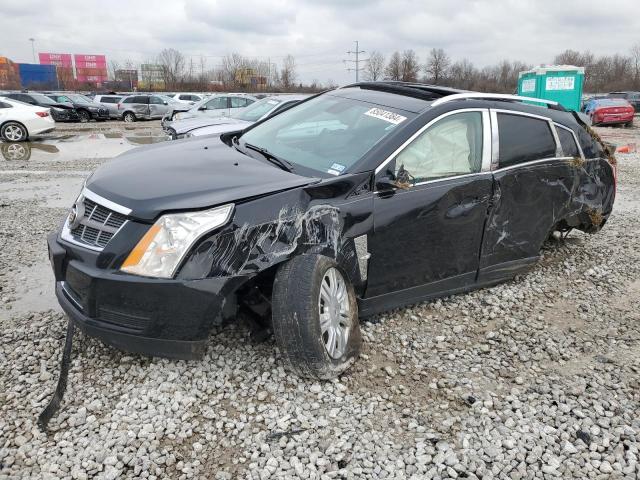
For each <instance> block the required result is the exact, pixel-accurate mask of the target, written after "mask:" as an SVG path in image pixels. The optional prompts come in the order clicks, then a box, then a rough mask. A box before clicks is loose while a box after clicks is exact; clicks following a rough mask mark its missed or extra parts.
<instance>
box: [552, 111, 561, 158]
mask: <svg viewBox="0 0 640 480" xmlns="http://www.w3.org/2000/svg"><path fill="white" fill-rule="evenodd" d="M549 128H550V129H551V134H552V135H553V138H554V140H555V142H556V157H562V156H564V152H563V151H562V145H560V137H559V136H558V132H556V126H555V125H554V123H553V121H551V120H549Z"/></svg>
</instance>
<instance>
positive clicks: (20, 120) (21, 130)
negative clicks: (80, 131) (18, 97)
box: [0, 97, 56, 142]
mask: <svg viewBox="0 0 640 480" xmlns="http://www.w3.org/2000/svg"><path fill="white" fill-rule="evenodd" d="M55 126H56V125H55V122H54V120H53V117H52V116H51V114H50V113H49V109H48V108H43V107H39V106H33V105H28V104H26V103H22V102H20V101H15V100H13V99H11V98H7V97H0V139H2V140H4V141H6V142H23V141H25V140H28V139H29V138H30V137H31V136H33V135H38V134H41V133H46V132H50V131H51V130H53V129H54V128H55Z"/></svg>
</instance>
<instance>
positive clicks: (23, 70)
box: [18, 63, 58, 90]
mask: <svg viewBox="0 0 640 480" xmlns="http://www.w3.org/2000/svg"><path fill="white" fill-rule="evenodd" d="M18 69H19V72H20V83H21V84H22V88H32V89H37V90H49V89H55V88H58V75H57V73H56V66H55V65H34V64H32V63H19V64H18Z"/></svg>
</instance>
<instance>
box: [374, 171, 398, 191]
mask: <svg viewBox="0 0 640 480" xmlns="http://www.w3.org/2000/svg"><path fill="white" fill-rule="evenodd" d="M396 188H398V187H397V186H396V181H395V179H394V178H393V177H392V176H391V175H384V176H382V177H380V178H378V179H377V180H376V190H377V191H378V192H383V193H385V192H394V191H395V190H396Z"/></svg>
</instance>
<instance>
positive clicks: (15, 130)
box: [4, 125, 24, 142]
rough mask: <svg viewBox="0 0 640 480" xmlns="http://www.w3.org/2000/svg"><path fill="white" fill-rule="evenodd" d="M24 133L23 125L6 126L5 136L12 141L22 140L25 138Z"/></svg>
mask: <svg viewBox="0 0 640 480" xmlns="http://www.w3.org/2000/svg"><path fill="white" fill-rule="evenodd" d="M23 135H24V133H23V131H22V127H20V126H19V125H7V126H6V127H5V128H4V137H5V138H6V139H7V140H9V141H10V142H19V141H21V140H22V139H23V138H22V137H23Z"/></svg>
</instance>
